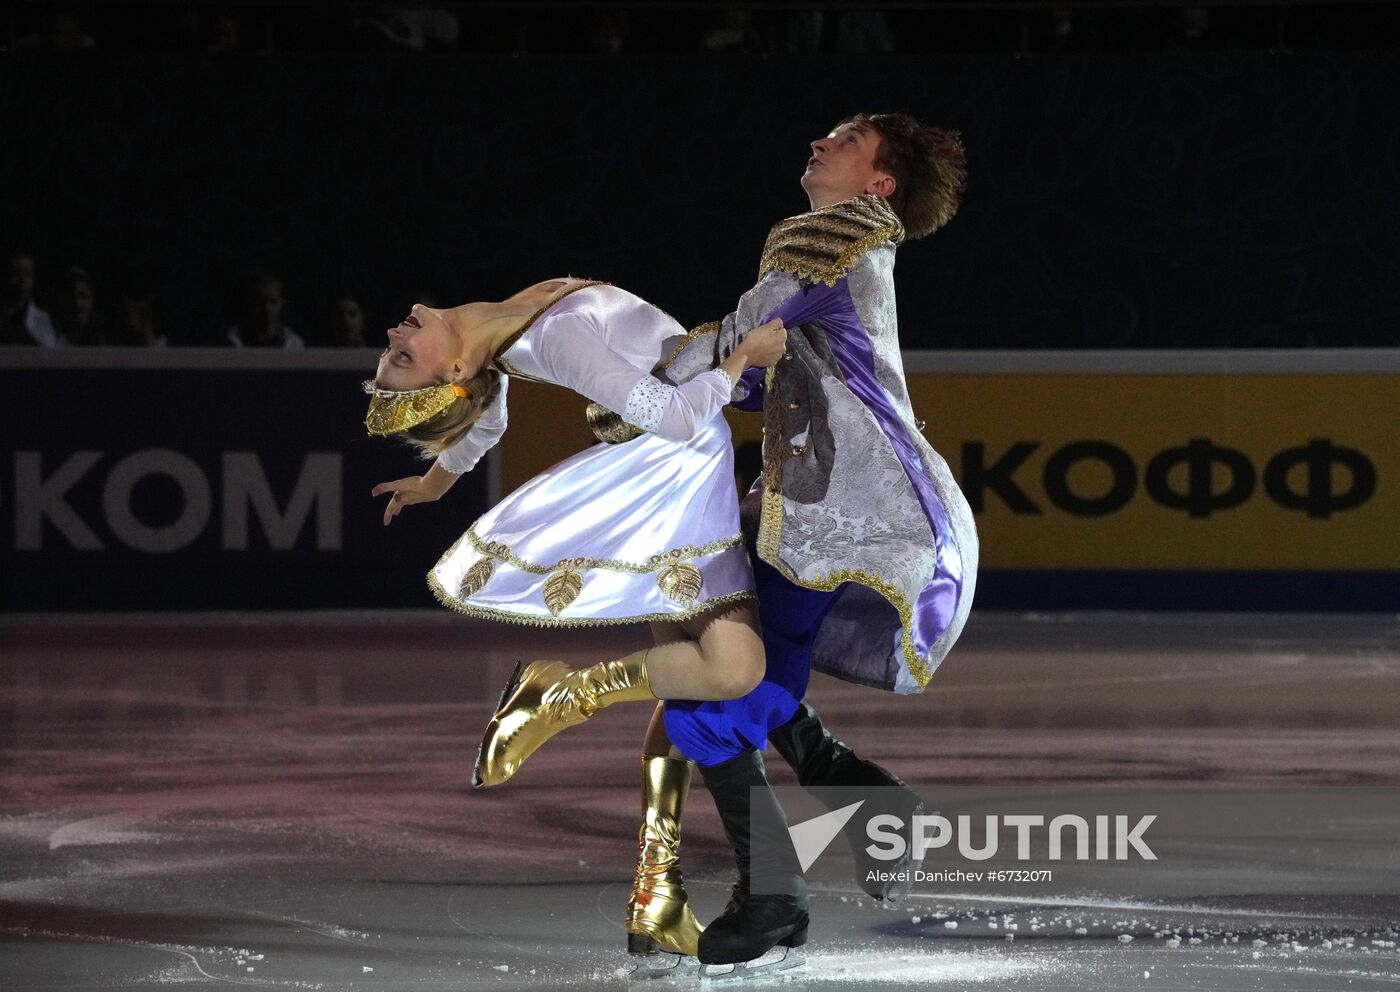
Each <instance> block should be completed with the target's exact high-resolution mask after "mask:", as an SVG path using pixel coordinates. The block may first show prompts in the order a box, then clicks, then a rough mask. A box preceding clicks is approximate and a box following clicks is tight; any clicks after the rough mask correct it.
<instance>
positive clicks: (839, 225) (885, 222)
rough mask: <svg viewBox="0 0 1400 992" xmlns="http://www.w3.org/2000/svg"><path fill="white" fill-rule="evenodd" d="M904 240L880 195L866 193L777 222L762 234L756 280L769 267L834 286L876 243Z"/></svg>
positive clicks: (899, 224)
mask: <svg viewBox="0 0 1400 992" xmlns="http://www.w3.org/2000/svg"><path fill="white" fill-rule="evenodd" d="M903 240H904V225H903V224H901V223H900V222H899V217H897V216H896V215H895V212H894V211H893V210H892V209H891V208H890V205H889V203H888V202H886V200H885V198H884V197H883V196H875V195H874V194H871V193H866V194H863V195H861V196H857V197H855V198H853V199H850V200H842V201H841V202H840V203H833V204H832V205H831V206H829V207H822V208H821V209H819V210H813V211H811V212H810V213H805V214H798V215H797V216H796V217H789V218H788V219H787V220H783V221H779V222H778V223H777V224H774V225H773V229H772V230H771V231H769V232H768V240H767V242H765V243H764V245H763V259H762V261H760V262H759V266H758V278H760V279H762V278H763V277H764V276H766V275H767V274H768V273H770V272H772V271H773V270H775V269H779V270H781V271H783V272H790V273H792V274H793V275H794V276H796V277H797V278H799V279H810V280H811V281H812V282H823V283H826V284H827V285H828V286H832V285H835V283H836V280H837V279H840V278H841V277H842V276H843V275H845V274H846V270H847V269H849V268H850V267H851V266H852V265H854V264H855V262H856V260H857V259H858V258H860V256H862V255H864V254H865V253H866V252H868V251H869V250H870V249H872V248H874V247H875V246H876V245H879V244H883V243H884V242H886V241H892V242H894V243H895V244H896V245H897V244H899V243H900V242H901V241H903Z"/></svg>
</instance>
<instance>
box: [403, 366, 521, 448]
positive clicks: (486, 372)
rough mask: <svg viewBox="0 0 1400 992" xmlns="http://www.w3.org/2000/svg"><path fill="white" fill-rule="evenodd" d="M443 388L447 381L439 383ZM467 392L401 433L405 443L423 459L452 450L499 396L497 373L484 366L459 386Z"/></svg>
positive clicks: (499, 375)
mask: <svg viewBox="0 0 1400 992" xmlns="http://www.w3.org/2000/svg"><path fill="white" fill-rule="evenodd" d="M440 381H441V383H442V384H443V385H446V384H447V379H446V378H443V379H442V380H440ZM462 388H463V389H465V390H466V391H467V394H466V395H465V396H459V397H457V398H456V399H455V400H453V401H452V404H451V405H450V406H448V407H447V408H446V409H444V410H443V411H442V412H441V413H439V414H437V415H436V416H433V417H429V418H428V419H427V420H425V421H423V423H421V424H416V425H414V426H413V427H410V428H409V429H408V430H406V431H404V432H403V433H404V437H405V438H406V439H407V440H408V443H409V444H411V445H413V446H414V447H415V448H417V449H418V451H419V453H420V454H421V455H422V456H423V457H424V458H436V457H437V456H438V455H440V454H442V453H443V452H444V451H446V450H447V449H448V448H450V447H452V446H453V445H454V444H456V443H457V442H458V441H460V440H462V438H463V437H464V436H465V435H466V433H467V431H469V430H471V429H472V425H473V424H475V423H476V422H477V421H478V420H480V419H481V415H482V413H483V412H485V410H486V408H487V407H488V406H490V405H491V403H492V402H493V401H494V400H495V399H496V397H497V396H498V395H499V394H500V392H501V373H500V372H499V371H498V370H497V369H494V368H492V367H491V366H489V365H487V366H485V367H483V368H482V370H481V371H480V372H478V373H477V374H476V375H474V376H472V377H471V378H470V379H468V380H467V381H466V382H464V383H462Z"/></svg>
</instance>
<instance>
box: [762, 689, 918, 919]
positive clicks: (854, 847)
mask: <svg viewBox="0 0 1400 992" xmlns="http://www.w3.org/2000/svg"><path fill="white" fill-rule="evenodd" d="M768 742H769V743H770V744H772V745H773V747H774V749H775V750H776V751H777V752H778V753H779V754H781V755H782V756H783V760H785V761H786V762H787V763H788V764H789V765H791V766H792V770H793V771H794V772H796V773H797V781H798V783H799V784H800V785H801V786H802V787H803V788H805V789H806V790H807V791H808V792H809V793H811V794H812V795H813V796H814V797H816V798H817V799H818V800H819V801H821V802H822V803H823V804H824V805H825V806H826V807H827V808H828V809H835V808H836V807H837V806H841V805H845V804H846V803H849V802H851V801H852V800H851V798H850V795H849V794H841V793H838V792H833V791H831V790H833V789H843V788H860V789H865V790H868V791H869V792H870V793H871V798H870V799H868V800H866V804H865V806H864V807H863V808H862V811H861V812H862V814H863V815H862V817H861V818H860V820H859V821H855V820H852V821H851V822H849V823H847V824H846V827H845V834H846V841H847V843H848V844H850V847H851V854H852V856H853V857H854V858H855V863H856V880H857V883H858V884H859V885H860V887H861V889H862V890H864V891H865V893H866V894H867V895H869V896H872V897H873V898H874V899H875V900H876V901H877V902H880V901H885V902H887V903H888V904H889V905H891V906H894V905H896V904H897V903H898V902H899V901H900V900H901V899H903V898H904V896H905V895H907V894H908V892H909V887H910V885H911V884H912V880H913V877H914V871H915V870H916V869H917V868H918V867H919V866H920V865H921V864H922V863H923V858H917V859H916V858H915V857H914V853H913V852H914V846H913V843H912V841H913V836H912V832H913V826H912V825H913V818H914V817H915V816H917V815H918V814H919V813H921V812H922V811H923V809H924V803H923V799H922V798H920V796H919V794H918V793H916V792H915V791H914V790H913V789H911V788H909V786H907V785H905V784H904V783H903V782H902V781H900V779H899V778H897V777H896V776H894V775H892V774H891V773H890V772H889V771H887V770H886V769H884V768H881V767H880V766H879V765H877V764H875V763H874V762H873V761H866V760H865V759H863V758H861V757H860V756H859V755H857V754H856V753H855V752H854V751H853V750H851V749H850V748H849V747H848V746H847V745H846V744H844V743H842V742H841V741H839V740H837V739H836V738H835V737H832V736H831V734H830V733H829V732H828V731H827V729H826V727H824V726H823V725H822V720H821V717H820V716H818V715H817V711H816V710H814V709H812V707H811V706H809V705H807V704H806V703H801V704H800V705H799V706H798V707H797V712H796V713H794V714H793V715H792V719H790V720H788V721H787V723H784V724H783V725H782V726H780V727H776V728H774V729H773V730H771V731H769V733H768ZM881 813H889V814H893V815H895V816H897V817H899V818H900V820H901V821H902V822H903V823H904V824H905V825H906V826H905V829H904V830H903V836H904V842H905V843H904V856H903V857H902V858H901V859H899V860H898V861H895V862H890V861H878V860H876V859H875V858H872V857H871V856H870V855H869V854H867V853H866V850H865V849H866V847H867V846H868V844H869V839H868V838H867V837H866V836H865V833H864V830H863V824H864V823H865V822H866V820H868V819H869V817H871V816H874V815H876V814H881ZM882 873H883V874H882ZM872 876H873V878H874V879H880V878H884V879H887V880H886V881H872V880H871V879H872ZM890 879H893V880H890Z"/></svg>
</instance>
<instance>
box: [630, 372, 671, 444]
mask: <svg viewBox="0 0 1400 992" xmlns="http://www.w3.org/2000/svg"><path fill="white" fill-rule="evenodd" d="M675 391H676V387H675V386H668V385H666V384H665V383H664V382H660V381H658V380H656V379H653V378H652V377H651V376H647V377H646V378H645V379H641V380H639V381H638V382H637V384H636V385H635V386H633V387H632V392H631V393H630V394H628V396H627V407H626V409H624V410H623V411H622V419H623V420H625V421H626V422H627V423H629V424H634V425H635V426H637V427H640V428H642V430H645V431H655V430H656V429H657V428H658V427H660V426H661V417H662V415H663V414H664V413H665V412H666V404H667V403H668V402H670V399H671V394H672V393H674V392H675Z"/></svg>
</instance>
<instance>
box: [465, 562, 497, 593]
mask: <svg viewBox="0 0 1400 992" xmlns="http://www.w3.org/2000/svg"><path fill="white" fill-rule="evenodd" d="M494 574H496V559H494V558H483V559H481V561H479V562H477V563H476V564H475V565H473V566H472V567H471V568H469V569H467V574H466V575H464V576H462V584H461V586H459V587H458V590H457V595H459V596H460V597H462V598H463V599H468V598H470V597H472V596H475V595H476V594H477V593H479V592H481V589H482V587H483V586H485V585H486V583H488V582H490V581H491V576H492V575H494Z"/></svg>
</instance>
